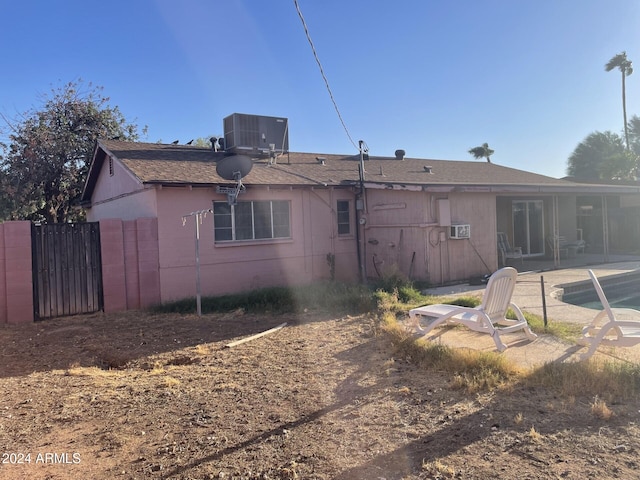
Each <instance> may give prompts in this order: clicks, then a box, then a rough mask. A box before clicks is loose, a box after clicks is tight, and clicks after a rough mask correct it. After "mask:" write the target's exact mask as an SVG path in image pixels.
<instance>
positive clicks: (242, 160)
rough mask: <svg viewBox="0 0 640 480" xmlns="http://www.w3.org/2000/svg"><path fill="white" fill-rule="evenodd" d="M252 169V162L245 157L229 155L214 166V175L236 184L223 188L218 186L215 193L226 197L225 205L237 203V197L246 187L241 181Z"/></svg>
mask: <svg viewBox="0 0 640 480" xmlns="http://www.w3.org/2000/svg"><path fill="white" fill-rule="evenodd" d="M252 167H253V160H251V158H249V157H247V156H245V155H230V156H228V157H224V158H223V159H222V160H220V161H219V162H218V164H217V165H216V173H217V174H218V175H219V176H221V177H222V178H224V179H225V180H233V181H234V182H236V184H235V186H233V187H225V186H221V185H218V186H217V187H216V192H217V193H222V194H226V195H227V203H228V204H229V205H236V204H237V203H238V195H239V194H240V192H244V191H245V190H246V187H245V186H244V184H243V183H242V179H243V178H244V177H246V176H247V175H248V174H249V172H250V171H251V168H252Z"/></svg>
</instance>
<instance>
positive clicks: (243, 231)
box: [83, 119, 638, 302]
mask: <svg viewBox="0 0 640 480" xmlns="http://www.w3.org/2000/svg"><path fill="white" fill-rule="evenodd" d="M225 121H226V119H225ZM258 133H259V132H258ZM258 138H259V137H258ZM285 138H286V137H285ZM262 139H263V140H264V139H265V135H264V134H263V135H262ZM231 140H233V139H231ZM228 143H229V142H228V141H227V144H228ZM286 145H287V146H288V141H287V142H286ZM280 147H282V145H280ZM239 150H241V151H239ZM276 151H278V150H277V149H276ZM265 152H266V151H265V150H260V148H255V145H254V148H253V149H251V148H248V149H244V150H242V149H237V148H236V149H235V151H234V149H233V148H227V150H226V151H222V150H221V151H216V149H215V148H202V147H196V146H190V145H173V144H172V145H165V144H152V143H133V142H122V141H116V140H100V141H99V142H98V143H97V145H96V149H95V154H94V157H93V162H92V164H91V167H90V171H89V175H88V178H87V181H86V185H85V189H84V192H83V202H84V207H85V208H86V211H87V220H89V221H103V222H105V221H111V220H115V219H117V220H118V221H121V222H125V225H126V224H127V223H126V222H129V223H130V222H134V221H135V222H138V223H139V222H141V221H143V222H146V223H145V225H147V230H145V231H146V232H147V233H146V235H147V236H148V237H149V238H151V240H150V242H151V243H148V245H151V244H152V243H153V242H156V241H157V245H155V246H154V248H150V249H149V250H148V253H147V255H148V256H149V257H153V258H147V259H146V265H147V266H148V270H157V271H156V272H154V274H153V275H155V276H152V275H151V273H149V275H150V278H153V281H152V282H151V286H150V287H149V288H151V290H153V291H155V292H156V293H153V292H151V293H148V296H149V298H154V299H155V300H157V301H161V302H166V301H171V300H175V299H180V298H185V297H192V296H194V295H195V292H196V280H195V262H196V242H195V233H196V225H195V218H194V217H193V216H189V215H190V214H191V213H193V212H201V211H207V212H206V215H203V217H202V224H201V225H199V229H198V230H199V241H198V245H199V247H198V250H199V262H200V269H201V291H202V294H203V295H220V294H226V293H231V292H238V291H242V290H249V289H254V288H259V287H265V286H272V285H294V284H304V283H310V282H313V281H316V280H319V279H326V278H329V276H330V272H331V269H330V266H329V262H328V260H327V258H328V255H329V256H330V257H332V258H334V259H335V277H336V278H337V279H339V280H345V281H356V280H358V279H359V278H361V277H365V278H366V277H368V278H370V277H374V278H375V277H378V276H382V275H385V274H386V273H388V272H393V271H400V272H402V273H403V274H404V275H406V276H408V277H410V278H412V279H415V280H424V281H427V282H430V283H432V284H440V283H445V282H452V281H456V280H463V279H468V278H470V277H472V276H477V275H484V274H486V273H490V272H492V271H494V270H495V269H497V268H498V263H499V257H498V253H497V249H496V242H497V232H506V233H507V236H508V237H509V239H510V240H511V243H512V244H513V245H519V246H520V247H522V249H523V253H524V254H525V256H536V255H548V254H549V252H548V245H547V244H546V242H545V238H546V237H547V236H548V235H549V234H550V233H552V232H555V233H556V234H560V235H562V236H563V237H564V238H566V239H567V240H576V239H577V236H578V235H580V234H581V229H580V227H581V225H579V223H580V221H581V220H580V217H579V215H577V213H576V212H578V211H579V210H580V206H581V205H582V204H583V203H584V201H585V200H584V199H585V198H586V197H585V196H586V195H594V194H595V195H601V196H606V195H608V194H610V193H612V192H613V193H615V195H616V196H617V197H616V198H618V199H619V198H622V197H624V196H625V194H627V193H628V194H634V195H633V197H634V198H637V196H638V195H637V192H638V188H637V187H635V188H630V189H629V191H628V192H627V191H626V190H620V189H619V188H618V189H616V188H615V187H607V186H598V187H597V189H596V190H594V188H595V187H594V186H585V185H581V184H576V183H573V182H570V181H566V180H561V179H555V178H550V177H546V176H543V175H538V174H535V173H531V172H527V171H522V170H516V169H512V168H507V167H503V166H500V165H497V164H494V163H488V162H485V161H446V160H427V159H417V158H405V156H404V152H403V151H401V150H399V151H398V152H397V156H396V157H393V158H387V157H375V156H370V157H368V158H366V159H363V158H361V155H360V154H357V153H356V154H355V155H335V154H315V153H294V152H287V151H285V149H284V148H281V149H280V150H279V153H274V149H273V145H271V147H270V153H265ZM231 153H242V154H243V155H248V156H250V157H251V158H252V162H253V168H252V169H251V171H250V172H249V174H248V175H247V176H246V177H245V178H243V180H242V182H243V184H244V190H243V191H242V192H241V193H240V194H239V195H238V198H237V204H236V205H229V203H228V202H227V196H226V195H225V194H224V193H218V192H219V191H220V188H219V187H220V186H232V185H233V184H234V183H233V181H229V180H227V179H224V178H221V177H220V176H219V175H218V173H217V171H216V165H217V163H218V162H219V161H220V160H221V159H222V158H224V156H225V155H229V154H231ZM361 165H362V166H363V167H364V171H363V172H361ZM149 226H151V228H152V230H154V231H151V232H150V233H149V232H148V228H149ZM104 243H105V240H104V239H103V249H104V248H105V246H104ZM106 248H108V246H107V247H106ZM136 255H138V257H139V256H140V255H144V251H138V252H137V254H136ZM136 275H139V273H136ZM125 276H126V275H125ZM129 281H131V279H128V278H124V279H122V282H123V284H124V285H126V282H129ZM136 281H137V282H138V284H140V283H141V282H140V281H139V279H137V280H136ZM142 284H144V282H142Z"/></svg>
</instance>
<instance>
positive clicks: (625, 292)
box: [560, 270, 640, 310]
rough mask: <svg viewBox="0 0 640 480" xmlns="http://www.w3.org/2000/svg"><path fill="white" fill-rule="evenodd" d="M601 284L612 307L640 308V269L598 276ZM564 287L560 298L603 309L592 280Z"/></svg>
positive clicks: (587, 306)
mask: <svg viewBox="0 0 640 480" xmlns="http://www.w3.org/2000/svg"><path fill="white" fill-rule="evenodd" d="M598 280H599V282H600V285H601V286H602V289H603V290H604V293H605V295H606V296H607V299H608V300H609V303H610V304H611V306H612V307H617V308H635V309H638V310H640V271H639V270H636V271H633V272H627V273H623V274H620V275H611V276H607V277H598ZM560 287H562V291H561V292H562V293H561V295H560V297H561V298H560V300H562V301H563V302H565V303H570V304H571V305H578V306H580V307H585V308H591V309H594V310H601V309H602V304H601V303H600V300H598V294H597V293H596V289H595V288H594V287H593V284H592V283H591V281H590V280H585V281H584V282H574V283H568V284H565V285H560Z"/></svg>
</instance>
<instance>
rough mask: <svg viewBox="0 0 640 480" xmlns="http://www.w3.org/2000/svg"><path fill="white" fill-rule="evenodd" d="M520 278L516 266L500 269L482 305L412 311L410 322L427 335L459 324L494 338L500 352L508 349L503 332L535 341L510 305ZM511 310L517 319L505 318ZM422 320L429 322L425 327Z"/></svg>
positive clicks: (494, 276)
mask: <svg viewBox="0 0 640 480" xmlns="http://www.w3.org/2000/svg"><path fill="white" fill-rule="evenodd" d="M517 276H518V272H517V270H516V269H515V268H513V267H504V268H501V269H500V270H498V271H496V272H495V273H494V274H493V275H491V277H490V278H489V282H488V283H487V288H486V289H485V292H484V295H483V297H482V303H481V304H480V305H479V306H477V307H473V308H471V307H460V306H457V305H444V304H436V305H426V306H424V307H418V308H414V309H412V310H410V311H409V317H410V322H411V324H412V325H413V327H414V328H415V329H416V330H418V331H420V332H421V333H424V336H426V335H427V334H428V333H429V332H431V331H432V330H433V329H434V328H436V327H438V326H440V325H443V324H445V323H460V324H462V325H464V326H466V327H468V328H470V329H471V330H473V331H475V332H481V333H488V334H489V335H491V337H492V338H493V341H494V342H495V344H496V347H497V349H498V351H499V352H502V351H504V350H505V349H506V348H507V347H506V345H505V344H504V343H503V342H502V340H501V339H500V334H502V333H511V332H516V331H518V330H523V331H524V333H525V335H526V337H527V338H528V339H529V340H535V339H536V338H537V335H536V334H535V333H533V332H532V331H531V328H529V324H528V323H527V320H526V319H525V318H524V315H523V314H522V311H521V310H520V309H519V308H518V306H517V305H515V304H513V303H511V297H512V295H513V290H514V288H515V286H516V279H517ZM509 307H511V309H512V310H513V311H514V312H515V314H516V317H517V319H516V320H512V319H509V318H506V314H507V310H508V309H509ZM423 319H426V325H425V326H424V327H423V325H422V320H423Z"/></svg>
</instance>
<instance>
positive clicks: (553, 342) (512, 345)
mask: <svg viewBox="0 0 640 480" xmlns="http://www.w3.org/2000/svg"><path fill="white" fill-rule="evenodd" d="M589 268H590V269H592V270H593V271H594V272H595V273H596V275H597V276H598V277H599V278H602V277H607V276H610V275H617V274H621V273H628V272H632V271H635V270H639V269H640V261H633V262H621V263H610V264H603V265H591V266H583V267H577V268H571V269H564V270H551V271H545V272H526V273H521V274H519V275H518V281H517V283H516V288H515V291H514V294H513V297H512V301H513V303H515V304H516V305H518V306H519V307H520V308H521V309H522V310H525V311H528V312H531V313H534V314H537V315H540V316H543V314H544V305H543V296H542V285H543V284H544V291H545V295H544V299H545V302H546V312H547V320H548V322H549V323H551V322H570V323H575V324H578V325H587V324H589V322H591V320H592V319H593V317H594V316H595V314H596V310H593V309H589V308H583V307H579V306H577V305H571V304H568V303H564V302H562V300H561V298H562V296H561V290H562V285H564V284H568V283H574V282H580V281H584V282H587V284H590V283H591V282H590V280H589V276H588V274H587V269H589ZM639 290H640V289H639ZM483 292H484V286H482V287H478V286H471V285H468V284H462V285H451V286H447V287H438V288H433V289H428V290H427V291H426V292H425V293H428V294H430V295H446V296H451V297H456V296H461V295H478V296H481V295H482V294H483ZM426 338H427V339H428V340H430V341H435V342H440V343H442V344H444V345H448V346H451V347H456V348H459V347H466V348H472V349H476V350H481V351H496V346H495V343H494V342H493V340H492V339H491V337H490V336H489V335H486V334H481V333H476V332H472V331H470V330H468V329H465V328H464V327H459V328H447V327H443V328H440V329H436V331H434V332H433V334H429V335H428V336H427V337H426ZM503 341H504V343H505V344H506V345H507V346H508V348H507V350H505V351H504V352H503V353H502V354H503V355H505V356H506V357H507V358H509V359H510V360H512V361H514V362H515V363H517V364H518V365H521V366H523V367H535V366H540V365H543V364H545V363H549V362H567V361H578V360H579V357H580V355H581V354H582V353H584V352H585V351H586V347H582V346H579V345H573V344H570V343H567V342H564V341H562V340H560V339H558V338H556V337H553V336H551V335H544V334H543V335H539V336H538V338H537V339H536V340H535V341H533V342H529V341H527V339H526V338H525V337H524V335H523V334H522V333H513V334H508V335H504V336H503ZM597 357H600V358H609V359H616V360H621V361H628V362H634V363H640V346H636V347H628V348H609V347H600V348H599V349H598V351H597V353H596V354H595V355H594V358H597Z"/></svg>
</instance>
